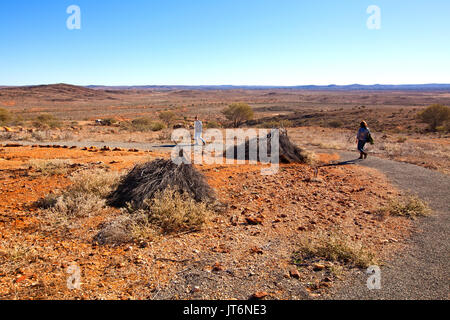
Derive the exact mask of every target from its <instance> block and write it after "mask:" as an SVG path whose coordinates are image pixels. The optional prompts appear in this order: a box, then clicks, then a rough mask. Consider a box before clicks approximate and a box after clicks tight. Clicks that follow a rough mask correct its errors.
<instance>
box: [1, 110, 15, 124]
mask: <svg viewBox="0 0 450 320" xmlns="http://www.w3.org/2000/svg"><path fill="white" fill-rule="evenodd" d="M11 119H12V116H11V113H10V112H9V111H8V110H6V109H4V108H0V125H5V124H7V123H8V122H9V121H11Z"/></svg>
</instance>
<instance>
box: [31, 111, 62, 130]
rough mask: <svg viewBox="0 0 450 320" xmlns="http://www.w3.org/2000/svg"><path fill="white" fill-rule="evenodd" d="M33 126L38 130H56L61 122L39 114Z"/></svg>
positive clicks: (49, 115) (48, 115)
mask: <svg viewBox="0 0 450 320" xmlns="http://www.w3.org/2000/svg"><path fill="white" fill-rule="evenodd" d="M33 126H34V127H36V128H40V129H48V128H52V129H53V128H58V127H60V126H61V122H60V121H59V120H58V119H57V118H55V116H53V115H52V114H41V115H39V116H37V117H36V119H35V120H34V121H33Z"/></svg>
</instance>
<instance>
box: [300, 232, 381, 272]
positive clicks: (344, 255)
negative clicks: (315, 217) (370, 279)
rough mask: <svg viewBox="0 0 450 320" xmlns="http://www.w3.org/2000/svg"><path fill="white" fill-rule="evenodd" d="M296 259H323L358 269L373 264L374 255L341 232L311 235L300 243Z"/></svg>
mask: <svg viewBox="0 0 450 320" xmlns="http://www.w3.org/2000/svg"><path fill="white" fill-rule="evenodd" d="M295 257H296V259H299V260H308V259H324V260H327V261H331V262H340V263H343V264H346V265H350V266H356V267H359V268H367V267H368V266H369V265H371V264H374V263H375V255H374V253H372V252H370V251H368V250H366V249H364V247H363V245H362V244H361V243H355V241H351V240H350V239H349V238H348V237H347V236H345V235H344V234H342V232H335V233H334V232H333V233H329V234H319V235H316V236H314V235H311V236H310V237H308V238H305V239H303V240H302V241H301V243H300V247H299V250H298V251H297V252H296V253H295Z"/></svg>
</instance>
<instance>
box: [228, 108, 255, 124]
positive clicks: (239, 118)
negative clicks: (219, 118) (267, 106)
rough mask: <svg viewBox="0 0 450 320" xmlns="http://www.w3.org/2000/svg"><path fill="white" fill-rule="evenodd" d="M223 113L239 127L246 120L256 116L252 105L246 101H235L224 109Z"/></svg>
mask: <svg viewBox="0 0 450 320" xmlns="http://www.w3.org/2000/svg"><path fill="white" fill-rule="evenodd" d="M222 113H223V114H224V115H225V117H226V118H227V119H228V120H229V121H231V123H232V126H233V127H234V128H238V127H239V126H240V125H241V124H242V123H244V122H245V121H247V120H251V119H253V116H254V112H253V109H252V107H250V106H249V105H248V104H246V103H233V104H231V105H229V106H228V107H227V108H226V109H224V110H223V111H222Z"/></svg>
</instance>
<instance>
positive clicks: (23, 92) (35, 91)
mask: <svg viewBox="0 0 450 320" xmlns="http://www.w3.org/2000/svg"><path fill="white" fill-rule="evenodd" d="M8 96H10V97H17V96H20V97H53V99H59V100H64V99H85V98H105V97H106V96H107V95H106V93H105V92H103V91H99V90H94V89H90V88H86V87H80V86H74V85H70V84H64V83H60V84H51V85H39V86H25V87H5V88H0V97H8Z"/></svg>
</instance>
